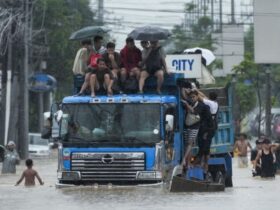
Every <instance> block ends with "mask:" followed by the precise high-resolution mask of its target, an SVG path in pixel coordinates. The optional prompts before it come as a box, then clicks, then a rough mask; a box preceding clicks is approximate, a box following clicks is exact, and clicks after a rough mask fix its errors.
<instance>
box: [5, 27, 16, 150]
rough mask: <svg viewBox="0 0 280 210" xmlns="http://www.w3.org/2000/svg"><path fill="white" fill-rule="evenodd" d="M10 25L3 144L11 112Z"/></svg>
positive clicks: (11, 47)
mask: <svg viewBox="0 0 280 210" xmlns="http://www.w3.org/2000/svg"><path fill="white" fill-rule="evenodd" d="M11 35H12V25H11V26H10V31H9V37H8V62H7V83H6V106H5V110H6V112H5V131H4V132H5V135H4V145H6V144H7V143H8V132H9V124H10V113H11V80H12V49H13V43H12V42H13V40H12V36H11ZM13 140H14V139H13Z"/></svg>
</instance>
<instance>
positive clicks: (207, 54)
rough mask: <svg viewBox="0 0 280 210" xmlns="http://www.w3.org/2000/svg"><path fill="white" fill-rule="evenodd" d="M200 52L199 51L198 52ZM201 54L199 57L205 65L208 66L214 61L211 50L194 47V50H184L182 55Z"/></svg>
mask: <svg viewBox="0 0 280 210" xmlns="http://www.w3.org/2000/svg"><path fill="white" fill-rule="evenodd" d="M199 50H200V51H199ZM198 52H201V56H202V57H203V58H204V59H205V60H206V65H207V66H208V65H210V64H211V63H212V62H213V61H214V60H215V59H216V57H215V55H214V53H213V52H212V51H211V50H208V49H205V48H200V47H195V48H189V49H185V50H184V53H198Z"/></svg>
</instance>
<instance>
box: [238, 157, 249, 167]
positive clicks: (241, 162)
mask: <svg viewBox="0 0 280 210" xmlns="http://www.w3.org/2000/svg"><path fill="white" fill-rule="evenodd" d="M238 167H239V168H246V167H248V157H247V156H238Z"/></svg>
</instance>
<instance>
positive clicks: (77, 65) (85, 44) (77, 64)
mask: <svg viewBox="0 0 280 210" xmlns="http://www.w3.org/2000/svg"><path fill="white" fill-rule="evenodd" d="M81 45H82V47H81V48H80V49H79V50H78V52H77V54H76V57H75V60H74V64H73V68H72V71H73V73H74V75H85V74H86V72H87V68H88V67H87V66H88V65H87V62H88V58H89V51H90V48H91V40H83V41H82V42H81Z"/></svg>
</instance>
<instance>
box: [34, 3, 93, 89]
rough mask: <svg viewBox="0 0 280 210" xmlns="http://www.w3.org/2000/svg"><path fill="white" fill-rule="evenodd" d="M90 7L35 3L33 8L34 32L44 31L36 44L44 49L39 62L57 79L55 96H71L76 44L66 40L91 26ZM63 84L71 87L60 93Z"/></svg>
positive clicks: (81, 4) (77, 43) (79, 4)
mask: <svg viewBox="0 0 280 210" xmlns="http://www.w3.org/2000/svg"><path fill="white" fill-rule="evenodd" d="M89 3H90V1H89V0H68V1H57V0H38V1H37V2H36V5H34V6H35V7H34V14H33V16H34V17H36V18H35V19H34V25H33V29H34V30H40V31H43V33H41V35H38V36H37V37H36V38H37V40H35V42H36V41H37V42H38V45H39V46H42V47H45V48H46V50H45V51H44V52H46V54H45V55H41V59H46V58H47V62H48V67H47V73H49V74H51V75H53V76H54V77H55V78H56V79H57V81H58V93H60V92H65V91H66V90H67V89H68V91H66V93H70V92H71V85H72V65H73V59H74V56H75V53H76V51H77V49H78V48H79V42H77V41H76V42H75V41H74V42H73V41H69V36H70V34H71V33H72V32H73V31H76V30H78V29H80V28H82V27H85V26H88V25H94V21H93V15H94V14H93V12H92V11H91V10H90V8H89ZM45 56H46V58H44V57H45ZM65 84H70V85H68V86H67V85H66V87H65V90H63V87H64V86H65ZM69 91H70V92H69Z"/></svg>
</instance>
